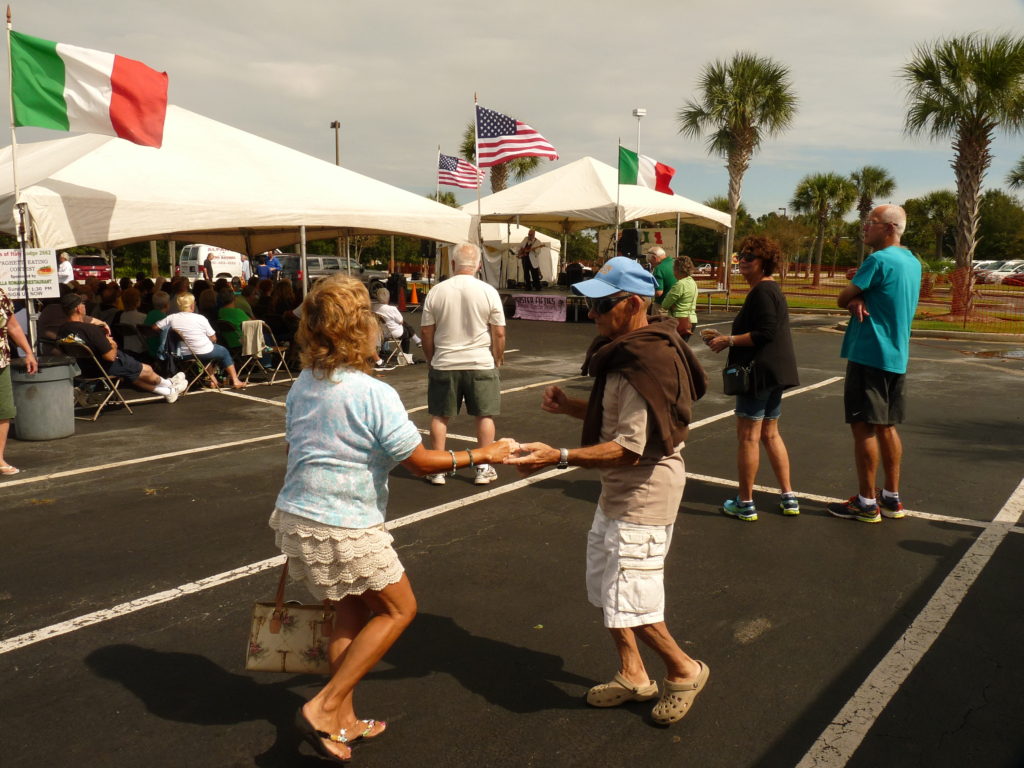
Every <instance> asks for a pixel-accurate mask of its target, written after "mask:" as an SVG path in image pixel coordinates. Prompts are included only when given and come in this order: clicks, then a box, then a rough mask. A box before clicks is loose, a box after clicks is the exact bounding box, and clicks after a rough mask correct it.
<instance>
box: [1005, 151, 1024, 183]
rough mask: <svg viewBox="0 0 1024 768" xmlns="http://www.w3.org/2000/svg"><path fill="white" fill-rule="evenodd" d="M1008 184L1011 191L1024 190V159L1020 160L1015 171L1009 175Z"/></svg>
mask: <svg viewBox="0 0 1024 768" xmlns="http://www.w3.org/2000/svg"><path fill="white" fill-rule="evenodd" d="M1006 184H1007V186H1008V187H1009V188H1010V189H1022V188H1024V157H1022V158H1021V159H1020V160H1018V161H1017V164H1016V165H1015V166H1013V170H1012V171H1010V172H1009V173H1008V174H1007V176H1006Z"/></svg>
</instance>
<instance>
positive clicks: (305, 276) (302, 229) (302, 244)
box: [299, 224, 309, 297]
mask: <svg viewBox="0 0 1024 768" xmlns="http://www.w3.org/2000/svg"><path fill="white" fill-rule="evenodd" d="M299 263H301V264H302V295H303V297H305V295H306V294H307V293H309V270H308V269H307V268H306V225H305V224H300V225H299Z"/></svg>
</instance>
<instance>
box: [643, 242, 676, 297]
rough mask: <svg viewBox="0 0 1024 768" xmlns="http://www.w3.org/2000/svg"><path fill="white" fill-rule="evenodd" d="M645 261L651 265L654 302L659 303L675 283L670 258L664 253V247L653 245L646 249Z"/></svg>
mask: <svg viewBox="0 0 1024 768" xmlns="http://www.w3.org/2000/svg"><path fill="white" fill-rule="evenodd" d="M647 263H648V264H650V265H651V274H652V275H654V281H655V282H656V283H657V288H655V290H654V302H655V303H656V304H660V303H661V297H662V296H664V295H665V292H666V291H668V289H669V288H671V287H672V286H673V285H675V284H676V276H675V274H674V272H673V270H672V259H670V258H669V257H668V256H666V255H665V249H664V248H662V247H661V246H660V245H655V246H653V247H651V248H648V249H647Z"/></svg>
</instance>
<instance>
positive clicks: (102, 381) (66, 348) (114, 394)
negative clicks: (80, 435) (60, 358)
mask: <svg viewBox="0 0 1024 768" xmlns="http://www.w3.org/2000/svg"><path fill="white" fill-rule="evenodd" d="M57 344H58V346H59V347H60V349H61V351H62V352H63V353H64V354H65V355H67V356H68V357H73V358H74V359H75V360H77V361H80V365H79V369H80V370H81V373H80V374H79V375H78V376H75V382H74V383H75V386H76V388H79V387H81V388H82V389H85V388H88V387H90V385H94V386H98V387H100V388H101V390H102V392H105V394H104V395H103V397H102V399H101V400H100V401H99V402H98V403H90V402H88V401H87V397H86V398H82V399H79V398H80V395H79V394H78V392H76V394H75V410H76V411H77V410H81V409H85V408H92V407H93V406H95V408H96V410H95V411H93V413H92V416H78V415H76V416H75V418H76V419H79V420H81V421H96V419H98V418H99V417H100V414H101V413H102V412H103V409H104V408H106V407H107V405H108V404H110V401H111V400H113V401H114V403H115V404H118V405H123V406H124V407H125V408H126V409H127V410H128V413H132V409H131V406H129V405H128V401H127V400H125V399H124V395H122V394H121V392H120V390H119V389H118V387H119V386H120V385H121V379H119V378H111V376H110V374H108V373H107V369H106V368H104V367H103V365H102V364H101V363H100V361H99V360H98V359H97V357H96V355H95V353H94V352H93V351H92V349H91V348H90V347H88V346H86V345H85V344H82V343H81V342H79V341H72V340H66V341H65V340H63V339H61V340H59V341H58V342H57ZM82 389H79V391H82ZM83 394H87V393H83ZM96 394H100V393H99V392H97V393H96Z"/></svg>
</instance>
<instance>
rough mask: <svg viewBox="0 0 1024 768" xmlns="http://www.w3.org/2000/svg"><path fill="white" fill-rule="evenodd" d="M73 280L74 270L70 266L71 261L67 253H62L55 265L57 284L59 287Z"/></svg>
mask: <svg viewBox="0 0 1024 768" xmlns="http://www.w3.org/2000/svg"><path fill="white" fill-rule="evenodd" d="M74 279H75V270H74V268H73V267H72V266H71V259H70V257H69V256H68V255H67V253H62V254H61V255H60V259H59V260H58V263H57V282H58V283H60V284H61V285H64V284H65V283H70V282H71V281H72V280H74Z"/></svg>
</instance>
